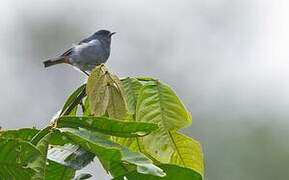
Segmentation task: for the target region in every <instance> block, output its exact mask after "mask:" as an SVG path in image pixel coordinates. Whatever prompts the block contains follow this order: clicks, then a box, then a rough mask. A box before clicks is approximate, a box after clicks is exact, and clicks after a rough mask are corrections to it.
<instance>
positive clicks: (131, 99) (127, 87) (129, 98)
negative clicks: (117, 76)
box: [121, 77, 142, 114]
mask: <svg viewBox="0 0 289 180" xmlns="http://www.w3.org/2000/svg"><path fill="white" fill-rule="evenodd" d="M121 82H122V86H123V89H124V92H125V98H126V102H127V105H128V112H129V113H130V114H135V108H136V102H137V98H138V95H139V91H140V89H141V87H142V84H141V83H140V82H139V81H138V80H137V79H135V78H130V77H127V78H125V79H123V80H122V81H121Z"/></svg>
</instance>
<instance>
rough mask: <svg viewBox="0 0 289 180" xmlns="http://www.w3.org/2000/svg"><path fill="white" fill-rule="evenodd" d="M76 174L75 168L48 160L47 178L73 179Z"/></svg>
mask: <svg viewBox="0 0 289 180" xmlns="http://www.w3.org/2000/svg"><path fill="white" fill-rule="evenodd" d="M74 175H75V170H74V169H72V168H70V167H66V166H63V165H61V164H58V163H56V162H53V161H48V164H47V166H46V173H45V180H71V179H72V178H73V177H74Z"/></svg>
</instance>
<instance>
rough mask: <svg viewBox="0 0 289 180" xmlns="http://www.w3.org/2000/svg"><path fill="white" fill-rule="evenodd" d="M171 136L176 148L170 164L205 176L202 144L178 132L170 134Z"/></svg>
mask: <svg viewBox="0 0 289 180" xmlns="http://www.w3.org/2000/svg"><path fill="white" fill-rule="evenodd" d="M170 136H171V140H172V142H173V143H174V147H175V151H174V153H173V154H172V157H171V160H170V163H172V164H176V165H179V166H183V167H187V168H191V169H193V170H195V171H196V172H198V173H200V174H201V175H202V176H203V175H204V165H203V153H202V147H201V145H200V143H199V142H198V141H195V140H193V139H191V138H189V137H187V136H185V135H183V134H180V133H178V132H170Z"/></svg>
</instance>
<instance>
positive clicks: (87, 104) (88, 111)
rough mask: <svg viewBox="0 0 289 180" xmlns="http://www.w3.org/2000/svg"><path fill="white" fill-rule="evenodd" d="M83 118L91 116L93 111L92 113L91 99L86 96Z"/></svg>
mask: <svg viewBox="0 0 289 180" xmlns="http://www.w3.org/2000/svg"><path fill="white" fill-rule="evenodd" d="M82 114H83V116H91V115H92V114H91V111H90V105H89V99H88V97H87V96H86V98H85V99H84V111H83V113H82Z"/></svg>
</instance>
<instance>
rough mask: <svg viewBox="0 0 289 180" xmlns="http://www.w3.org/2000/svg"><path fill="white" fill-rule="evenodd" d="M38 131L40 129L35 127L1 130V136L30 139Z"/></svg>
mask: <svg viewBox="0 0 289 180" xmlns="http://www.w3.org/2000/svg"><path fill="white" fill-rule="evenodd" d="M38 132H39V130H37V129H34V128H22V129H17V130H8V131H1V132H0V137H1V138H13V139H22V140H26V141H30V140H31V139H32V138H33V137H34V136H35V135H36V134H37V133H38Z"/></svg>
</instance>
